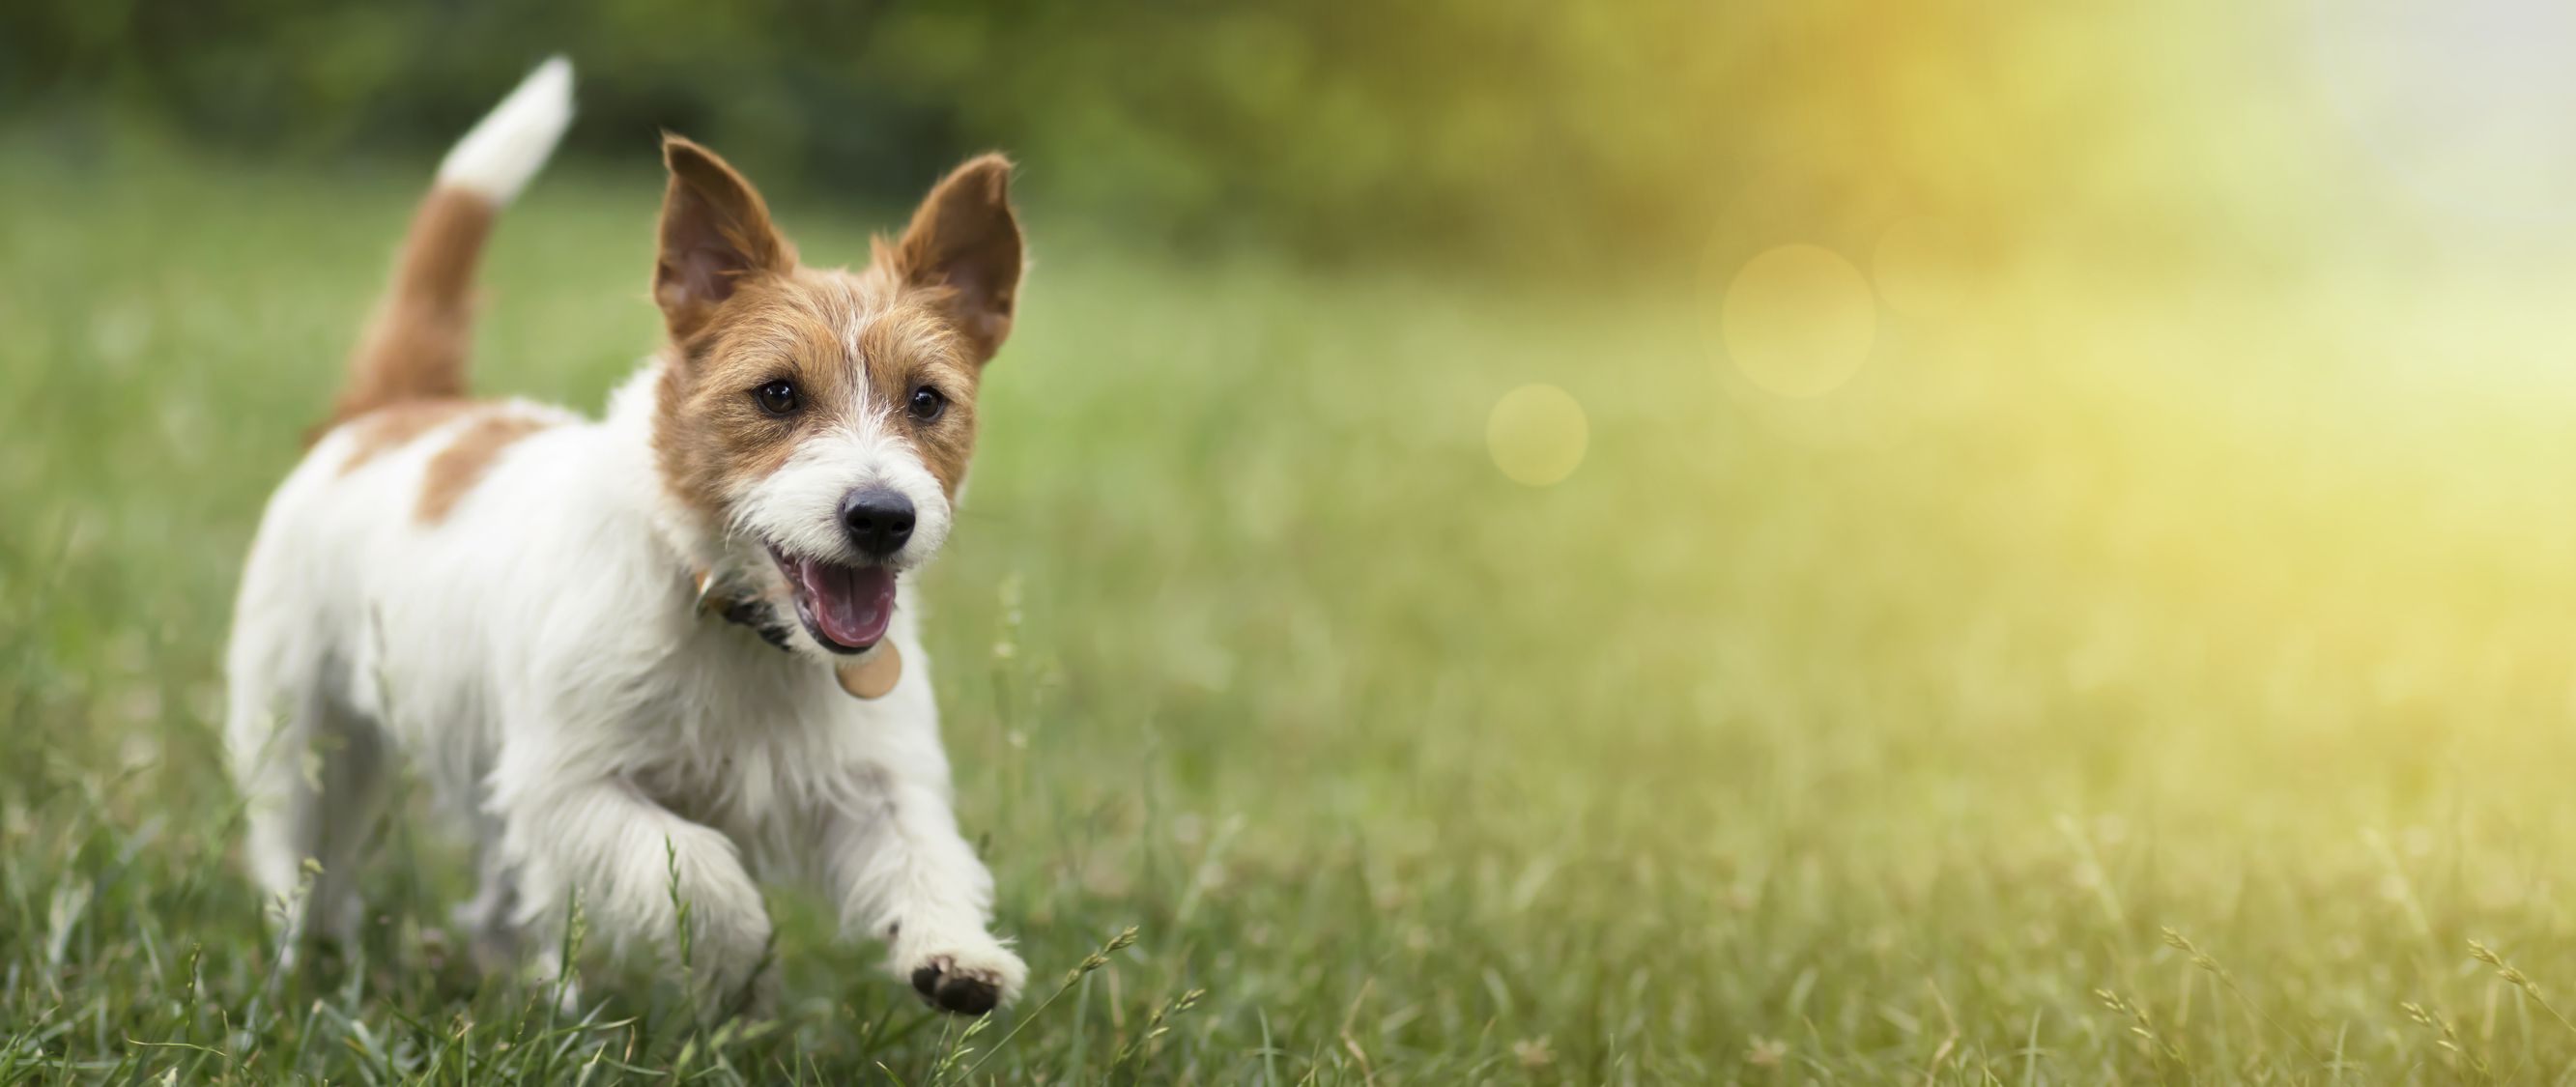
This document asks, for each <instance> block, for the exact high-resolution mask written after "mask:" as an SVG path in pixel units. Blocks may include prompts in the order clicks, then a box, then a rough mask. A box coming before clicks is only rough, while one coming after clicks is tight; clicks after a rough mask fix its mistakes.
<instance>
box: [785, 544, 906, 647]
mask: <svg viewBox="0 0 2576 1087" xmlns="http://www.w3.org/2000/svg"><path fill="white" fill-rule="evenodd" d="M769 557H770V558H773V559H776V560H777V561H778V569H779V570H780V571H781V572H783V573H785V574H786V575H787V584H788V585H790V586H792V587H793V589H794V592H795V596H796V617H797V618H798V619H802V620H804V621H805V631H806V633H809V634H812V635H813V636H814V640H815V641H817V642H821V643H822V644H823V648H825V649H829V650H831V651H833V652H835V653H864V652H866V651H868V649H870V648H872V647H874V646H875V645H876V644H877V642H878V640H880V639H882V638H884V637H885V632H886V626H887V624H889V623H892V622H893V621H894V571H893V570H889V569H887V568H885V567H883V566H842V565H840V564H838V563H830V562H824V561H822V560H820V559H809V558H800V557H797V556H793V555H789V554H787V553H786V552H783V551H780V550H779V549H778V548H776V547H775V546H773V547H771V548H770V549H769Z"/></svg>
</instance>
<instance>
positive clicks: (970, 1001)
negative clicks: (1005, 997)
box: [912, 959, 1002, 1015]
mask: <svg viewBox="0 0 2576 1087" xmlns="http://www.w3.org/2000/svg"><path fill="white" fill-rule="evenodd" d="M981 973H982V972H981V971H967V970H959V969H958V968H957V967H956V964H954V963H951V962H949V961H947V960H945V959H934V960H932V961H931V962H930V963H929V964H928V965H925V966H923V967H921V968H920V969H917V970H914V971H913V972H912V987H913V989H914V991H916V992H919V993H920V994H921V996H922V999H924V1000H927V1001H929V1002H930V1004H931V1006H932V1007H935V1008H938V1009H939V1010H941V1011H944V1012H953V1013H955V1014H958V1015H982V1014H984V1013H985V1012H989V1011H992V1010H993V1005H995V1004H998V1003H1001V1000H1002V987H1001V985H1000V984H999V983H998V982H997V981H995V979H993V978H990V977H980V976H978V975H979V974H981Z"/></svg>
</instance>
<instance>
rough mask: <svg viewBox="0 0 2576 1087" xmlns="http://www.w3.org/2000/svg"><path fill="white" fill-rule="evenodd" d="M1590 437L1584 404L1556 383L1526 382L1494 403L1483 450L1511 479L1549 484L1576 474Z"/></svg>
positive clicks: (1487, 424) (1589, 424)
mask: <svg viewBox="0 0 2576 1087" xmlns="http://www.w3.org/2000/svg"><path fill="white" fill-rule="evenodd" d="M1591 440H1592V427H1591V423H1590V421H1589V420H1587V419H1586V418H1585V417H1584V414H1583V405H1582V404H1581V403H1579V402H1577V401H1576V400H1575V399H1574V396H1573V394H1571V393H1568V392H1566V391H1565V390H1563V389H1560V388H1557V387H1556V386H1554V385H1523V386H1521V387H1520V388H1517V389H1513V390H1512V391H1510V392H1507V393H1504V394H1503V398H1502V399H1501V400H1497V401H1495V402H1494V411H1493V414H1491V415H1489V416H1486V418H1485V449H1486V451H1487V452H1488V453H1491V454H1492V455H1493V458H1494V467H1496V468H1500V469H1502V472H1503V474H1504V475H1505V476H1509V477H1511V479H1512V481H1513V482H1516V483H1525V484H1528V485H1529V486H1532V487H1545V486H1547V485H1549V484H1551V483H1555V482H1557V481H1559V480H1562V479H1564V478H1565V477H1567V476H1570V475H1573V474H1574V469H1575V468H1576V467H1578V466H1580V465H1581V464H1582V463H1583V451H1584V448H1585V447H1586V446H1588V445H1589V444H1590V443H1591Z"/></svg>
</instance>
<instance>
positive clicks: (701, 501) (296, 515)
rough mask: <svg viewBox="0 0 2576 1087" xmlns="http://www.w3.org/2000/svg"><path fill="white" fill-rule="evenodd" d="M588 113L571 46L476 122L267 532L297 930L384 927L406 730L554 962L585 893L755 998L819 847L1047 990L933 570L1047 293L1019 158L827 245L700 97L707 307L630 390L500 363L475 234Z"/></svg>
mask: <svg viewBox="0 0 2576 1087" xmlns="http://www.w3.org/2000/svg"><path fill="white" fill-rule="evenodd" d="M571 115H572V74H571V70H570V68H569V66H567V65H566V64H565V63H564V62H563V61H562V60H560V59H557V60H553V61H549V62H547V63H546V64H545V65H543V66H541V67H539V68H538V69H537V70H536V72H535V73H534V74H532V75H531V76H529V77H528V79H527V81H526V82H525V83H524V84H523V85H521V86H520V87H519V89H518V90H517V91H515V92H514V93H512V94H511V95H510V97H509V98H508V99H507V100H505V101H503V102H502V103H501V105H500V106H499V107H498V108H497V109H495V110H494V111H493V112H492V114H491V115H490V116H489V117H487V118H485V119H484V120H483V121H482V123H481V124H479V125H477V126H476V127H475V128H474V130H473V131H472V132H471V133H469V134H467V135H466V137H465V139H464V140H463V141H462V142H461V143H459V144H458V145H457V146H456V148H455V149H454V150H453V151H452V152H450V153H449V155H448V156H447V159H446V161H445V163H444V164H442V165H441V166H440V168H439V172H438V180H437V183H436V185H435V186H434V187H433V188H432V189H431V190H430V192H429V195H428V197H427V199H426V200H425V201H424V202H423V203H422V205H421V207H420V210H419V212H418V215H417V218H415V220H414V221H413V223H412V227H411V233H410V236H409V238H408V240H407V241H406V242H405V244H404V248H403V250H402V255H401V258H400V261H399V264H398V266H397V268H396V271H395V274H394V279H393V283H392V286H391V288H390V291H389V295H388V297H387V298H386V299H385V301H384V303H383V308H382V310H381V312H380V313H379V314H378V316H377V317H376V319H375V323H374V325H373V326H372V328H371V329H370V330H369V332H368V334H367V336H366V338H365V339H364V341H363V342H362V344H361V346H360V347H359V349H358V352H357V355H356V358H355V360H354V365H353V372H352V374H351V375H350V378H349V385H348V387H347V389H346V390H345V391H344V392H343V393H342V395H341V397H340V399H339V402H338V406H337V410H336V413H335V414H334V416H333V418H332V421H331V422H330V423H329V424H328V426H327V428H326V429H325V430H324V431H323V432H322V433H321V435H320V437H319V439H318V441H316V442H315V443H314V445H313V447H312V450H311V452H310V453H309V454H308V455H307V456H306V457H305V458H304V460H303V462H302V463H301V464H300V465H299V466H298V467H297V468H296V469H295V471H294V473H293V474H291V475H289V476H288V477H287V479H286V481H285V483H284V484H283V485H281V486H280V487H279V488H278V490H277V493H276V495H275V496H274V497H273V498H272V499H271V500H270V503H269V506H268V511H267V514H266V516H265V518H264V519H263V520H262V521H261V523H260V528H259V535H258V538H257V540H256V542H255V543H254V544H253V545H252V548H251V555H250V561H249V566H248V568H247V569H246V570H245V571H244V573H243V577H242V588H241V599H240V602H239V605H238V607H237V609H236V613H235V616H234V622H233V632H232V645H231V654H230V658H229V661H228V664H227V670H228V673H229V677H230V683H231V694H230V707H229V712H230V724H229V727H228V729H227V732H228V738H229V742H230V748H231V751H232V755H233V758H234V762H235V767H236V771H237V774H238V776H239V780H240V784H241V788H242V791H243V793H244V794H245V799H246V801H247V802H248V805H249V808H248V810H249V825H250V840H249V848H248V855H249V863H250V867H251V869H252V871H253V873H254V874H255V876H256V877H257V879H258V880H259V882H260V883H261V884H262V885H263V886H264V888H265V889H266V890H267V891H268V892H270V893H272V894H274V895H277V896H279V901H280V902H281V903H284V904H286V906H287V909H286V911H285V916H286V918H287V922H288V926H289V933H288V938H289V943H288V947H290V948H292V947H293V946H294V941H295V940H296V939H298V938H301V937H304V936H307V935H314V934H319V935H323V936H332V937H338V938H343V939H345V938H348V937H350V936H352V935H354V932H355V928H356V926H357V925H358V923H359V921H360V918H361V917H362V916H363V915H364V910H363V907H362V906H361V904H360V903H359V902H358V901H357V896H356V893H355V871H354V869H355V868H356V866H357V864H358V863H359V862H360V860H361V859H362V854H363V853H364V851H365V846H366V842H367V839H368V837H369V836H370V834H371V831H372V824H373V823H374V821H375V820H376V818H377V816H378V814H379V809H380V808H381V806H382V800H383V798H384V796H385V795H386V792H387V789H386V786H387V784H388V782H389V779H390V777H391V775H390V773H389V770H390V767H389V765H388V763H389V760H391V759H392V758H394V757H396V756H397V754H398V753H399V755H401V756H403V757H407V758H409V759H410V760H412V762H413V763H414V765H416V766H417V767H418V768H419V770H420V772H421V775H422V776H423V777H424V778H426V779H427V780H429V781H430V782H432V783H433V785H434V787H435V791H436V792H437V794H438V795H439V796H440V797H441V798H442V800H443V802H444V804H445V806H447V807H449V808H451V809H452V810H453V811H455V812H456V813H457V815H458V817H459V819H460V820H461V821H462V822H464V823H465V824H467V825H469V826H470V827H471V828H472V830H473V834H474V838H475V840H476V842H477V843H478V846H479V855H480V861H479V864H480V868H481V879H482V890H481V893H480V894H479V895H478V896H477V897H476V898H475V899H474V901H472V902H471V903H469V904H467V905H465V906H464V907H461V908H460V911H459V914H460V917H461V918H462V919H463V922H464V923H465V924H466V925H468V926H469V927H470V929H471V930H472V932H473V933H474V935H475V938H476V942H477V945H478V947H479V948H480V949H482V950H484V951H486V952H490V953H498V954H512V953H514V951H515V949H527V953H526V954H525V955H523V956H518V958H519V959H521V960H525V961H527V962H528V965H529V969H531V970H532V971H534V972H535V973H537V974H538V975H541V976H542V975H545V974H547V973H548V972H550V971H551V969H552V967H553V963H552V961H551V960H552V959H553V958H554V957H555V956H554V955H553V954H552V952H551V949H552V947H553V945H554V939H553V938H554V937H555V936H556V935H558V934H559V933H560V931H561V926H562V923H563V921H564V919H565V918H566V917H567V916H568V913H569V910H570V908H571V904H572V903H573V902H574V901H575V899H576V896H577V898H578V902H579V905H580V909H581V911H582V914H583V916H585V917H586V918H587V919H588V922H589V925H590V926H591V927H592V928H593V929H594V930H596V931H599V932H601V933H604V934H606V935H609V936H612V937H614V938H615V939H616V941H617V943H618V944H619V945H620V946H622V947H627V948H635V949H651V950H654V951H658V952H659V953H661V954H663V955H666V956H668V961H671V962H678V961H679V960H680V952H681V950H682V949H683V948H684V947H685V948H686V949H687V952H688V954H687V966H688V971H689V976H690V979H691V984H692V986H693V987H694V988H695V990H696V991H697V993H698V994H699V995H700V996H701V997H702V998H705V1000H706V1002H707V1003H706V1006H708V1007H735V1006H740V1004H739V1003H738V1002H739V1001H741V1000H742V999H744V998H745V997H750V998H753V999H757V998H758V997H759V996H760V995H761V994H762V993H763V991H764V990H766V989H767V987H768V979H769V978H771V977H773V976H774V975H773V973H772V971H770V970H768V969H766V968H765V964H767V963H768V962H770V961H771V959H772V955H771V954H770V948H769V944H770V921H769V917H768V913H767V911H766V909H765V908H764V907H763V904H762V900H761V891H760V881H761V880H763V879H801V880H805V881H809V882H810V883H812V884H814V885H818V886H820V887H821V888H822V889H823V890H824V892H825V893H826V894H828V895H829V896H830V899H831V901H832V902H833V903H834V904H835V905H836V906H837V908H838V910H839V916H840V920H841V924H842V926H843V929H844V931H845V932H846V933H848V934H850V935H853V936H859V937H867V938H876V939H882V940H884V941H886V943H887V944H888V946H889V948H890V951H891V955H892V961H891V963H890V965H891V967H892V968H893V970H894V972H895V974H896V975H897V976H898V977H901V978H905V979H908V980H910V981H911V983H912V985H913V986H914V988H916V989H918V990H919V991H920V992H921V994H922V995H923V996H924V997H925V998H927V999H928V1000H929V1001H930V1002H931V1003H933V1004H935V1005H937V1006H938V1007H941V1008H944V1009H947V1010H950V1011H956V1012H968V1013H981V1012H984V1011H986V1010H989V1009H990V1008H992V1007H993V1006H994V1005H995V1004H997V1003H1000V1002H1005V1001H1008V1000H1010V999H1012V998H1013V997H1014V996H1015V995H1016V994H1017V993H1018V991H1019V989H1020V985H1021V982H1022V981H1023V979H1024V977H1025V976H1026V972H1027V971H1026V968H1025V967H1024V966H1023V965H1022V964H1021V962H1020V960H1019V959H1018V958H1017V957H1016V956H1014V955H1013V954H1012V953H1011V952H1010V950H1009V949H1007V948H1006V947H1005V946H1004V945H1003V943H1002V942H1001V941H999V940H996V939H995V938H994V937H993V936H992V935H991V934H990V933H989V932H988V931H987V929H986V926H987V924H988V922H989V920H990V914H991V902H992V877H991V875H990V874H989V873H988V872H987V871H986V870H985V868H984V866H983V864H982V862H980V861H979V860H977V859H976V857H975V854H974V851H973V849H972V848H971V847H970V846H968V844H967V843H966V841H965V839H964V838H963V837H961V836H960V835H959V833H958V829H957V823H956V820H955V818H954V817H953V816H952V815H951V814H950V812H949V799H950V797H949V771H948V761H947V756H946V755H945V753H944V752H943V751H942V750H941V748H940V742H939V724H938V710H937V707H936V706H935V705H934V703H933V701H932V698H931V690H930V675H929V671H928V669H927V668H926V667H925V665H926V663H927V660H928V658H927V656H926V655H925V654H924V653H923V652H922V647H921V642H920V637H919V633H918V611H917V606H916V605H915V604H914V603H913V601H914V599H915V598H914V595H913V594H914V587H913V586H914V574H915V572H916V571H918V570H919V569H920V568H921V566H922V564H924V563H926V562H928V561H929V560H930V559H931V557H932V556H933V555H935V554H937V553H938V551H939V548H940V545H941V543H942V542H944V541H945V540H946V539H947V538H948V533H949V531H950V529H951V527H952V526H953V524H954V523H955V514H954V510H955V504H956V501H957V497H958V493H959V491H960V490H961V489H962V488H963V487H964V484H965V480H966V463H967V458H968V456H969V454H970V453H971V452H972V450H973V447H974V441H975V390H976V385H977V383H978V381H979V380H980V379H981V376H982V373H983V368H984V365H985V363H986V362H987V361H988V360H990V359H991V358H992V356H993V353H994V351H995V350H996V349H998V348H999V347H1000V346H1001V345H1002V340H1003V337H1004V335H1005V334H1007V333H1008V332H1009V330H1010V325H1011V312H1012V307H1013V303H1014V301H1015V295H1016V292H1017V291H1018V288H1019V282H1020V273H1021V264H1022V259H1021V241H1020V232H1019V224H1018V222H1017V220H1016V219H1015V217H1014V216H1013V214H1012V211H1011V206H1010V202H1009V191H1008V186H1009V177H1010V164H1009V163H1008V162H1007V161H1005V160H1003V159H1002V158H1000V157H998V156H986V157H983V158H978V159H975V160H973V161H971V162H968V163H966V164H965V165H964V166H961V167H959V168H958V169H957V170H956V171H955V172H953V173H951V174H949V175H948V177H947V178H946V179H944V180H942V181H940V182H939V184H938V185H937V186H936V187H935V188H934V189H933V190H932V191H931V193H930V195H929V197H928V198H927V199H926V200H924V201H923V203H922V204H921V207H920V209H919V210H918V211H917V212H915V214H914V215H913V218H912V222H911V225H910V226H909V228H908V229H906V230H905V232H904V234H903V237H902V238H901V240H899V241H896V242H893V243H891V244H879V245H877V246H875V247H874V251H873V252H872V253H871V255H870V260H869V262H868V264H867V266H866V267H865V268H863V269H860V270H857V271H849V270H844V269H816V268H809V267H806V266H805V265H803V264H800V263H798V261H797V257H796V251H795V249H794V248H793V247H792V246H791V245H789V243H788V241H787V239H786V238H785V237H784V236H782V235H781V234H780V233H779V231H778V229H777V227H776V226H775V225H774V224H772V223H771V221H770V218H769V211H768V208H767V207H766V206H765V205H764V204H763V203H762V201H761V198H760V195H759V193H757V192H756V191H754V190H753V188H752V186H751V184H750V183H749V182H747V181H745V180H744V179H743V178H742V176H741V175H740V174H737V173H736V172H734V170H733V169H732V168H731V167H729V166H727V165H726V164H725V162H724V160H722V159H720V158H717V157H716V156H715V154H714V153H712V152H710V151H708V150H706V149H705V148H702V147H699V146H698V145H696V144H694V143H691V142H689V141H687V140H685V139H681V138H678V137H667V138H665V139H664V141H663V144H662V153H663V158H664V161H665V163H666V164H667V165H668V167H669V169H670V187H669V190H668V193H667V195H666V196H665V198H664V200H663V204H662V217H661V234H660V240H661V245H660V254H659V259H658V261H657V263H656V264H655V267H654V270H653V298H654V301H655V302H656V303H658V304H659V305H660V307H661V310H662V316H663V320H664V323H665V325H666V326H667V327H668V330H669V334H670V335H669V342H668V346H667V347H666V348H665V349H664V350H662V351H661V352H660V353H659V354H658V355H657V356H655V357H654V358H652V359H650V360H649V361H647V362H646V363H645V364H644V365H643V367H642V369H641V370H640V372H638V373H637V374H636V375H635V376H634V377H633V378H632V379H630V380H628V381H627V382H626V383H625V384H624V386H623V387H621V388H620V389H619V390H618V391H617V392H616V393H615V394H614V395H613V396H612V397H611V399H610V402H609V406H608V411H607V416H606V418H604V419H600V420H596V421H594V420H590V419H586V418H582V417H579V416H576V415H574V414H572V413H569V412H566V411H562V410H559V409H555V408H550V407H543V406H539V405H534V404H529V403H525V402H518V401H508V402H501V401H477V400H471V399H467V398H466V395H465V381H464V375H465V351H466V347H467V343H468V340H469V335H468V327H469V326H468V319H467V311H468V305H467V303H468V295H469V293H470V287H471V280H472V273H473V268H474V264H475V260H476V256H477V254H478V252H479V251H480V250H481V248H482V244H483V240H484V237H485V235H486V234H487V233H488V232H489V230H490V227H491V224H492V220H493V216H494V213H495V212H496V211H497V210H498V209H499V208H500V207H501V206H502V205H504V204H506V203H508V202H509V200H510V199H511V197H512V196H514V195H516V194H517V192H518V190H519V189H520V187H521V186H523V185H524V184H525V183H526V182H527V180H528V179H529V177H530V176H531V175H533V174H534V173H535V172H536V170H537V168H538V166H539V165H541V164H542V163H543V161H544V160H545V158H546V156H547V154H548V153H549V152H550V151H552V149H553V147H554V144H555V141H556V139H557V138H558V137H559V136H560V135H561V134H562V132H563V129H564V126H565V125H566V123H568V122H569V120H570V119H571ZM684 907H685V909H684ZM684 919H685V921H686V928H687V932H686V934H685V936H684V935H683V933H682V929H683V920H684Z"/></svg>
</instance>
